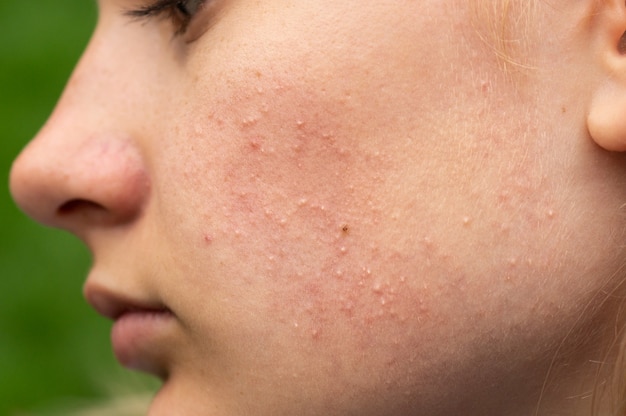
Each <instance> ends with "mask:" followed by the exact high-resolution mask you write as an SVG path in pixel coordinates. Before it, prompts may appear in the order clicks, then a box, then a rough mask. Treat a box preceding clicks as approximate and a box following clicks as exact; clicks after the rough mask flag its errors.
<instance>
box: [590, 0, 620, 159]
mask: <svg viewBox="0 0 626 416" xmlns="http://www.w3.org/2000/svg"><path fill="white" fill-rule="evenodd" d="M593 1H596V6H597V9H596V12H595V13H594V18H593V20H594V23H593V24H592V31H594V32H595V33H594V34H593V39H594V45H593V48H594V51H595V57H596V59H597V60H599V62H596V63H597V65H598V67H599V68H600V71H601V73H600V76H601V77H602V78H603V81H601V82H599V83H598V84H597V85H596V86H595V87H594V90H593V95H592V99H591V102H590V107H589V109H588V114H587V129H588V131H589V134H590V136H591V138H592V139H593V140H594V142H596V144H598V145H599V146H600V147H602V148H604V149H606V150H609V151H614V152H623V151H626V33H625V32H626V2H625V1H624V0H600V1H598V0H593Z"/></svg>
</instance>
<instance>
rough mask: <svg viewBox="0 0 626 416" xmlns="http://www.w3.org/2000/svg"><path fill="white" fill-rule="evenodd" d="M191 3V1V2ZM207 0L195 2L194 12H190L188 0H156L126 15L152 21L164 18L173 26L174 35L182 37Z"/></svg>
mask: <svg viewBox="0 0 626 416" xmlns="http://www.w3.org/2000/svg"><path fill="white" fill-rule="evenodd" d="M191 1H193V0H191ZM206 1H207V0H197V3H198V4H197V5H196V6H195V10H194V11H190V7H189V5H188V4H187V3H189V2H190V0H182V1H181V0H156V1H154V2H153V3H152V4H148V5H146V6H143V7H140V8H138V9H134V10H129V11H127V12H126V15H128V16H131V17H133V18H136V19H153V18H156V17H165V18H166V19H168V20H171V21H172V23H173V24H174V27H175V29H176V30H175V31H174V34H175V35H176V36H178V35H184V34H185V32H186V31H187V27H188V26H189V24H190V23H191V21H192V20H193V18H194V16H195V15H196V14H197V13H198V12H199V11H200V10H201V9H202V7H203V6H204V4H205V3H206Z"/></svg>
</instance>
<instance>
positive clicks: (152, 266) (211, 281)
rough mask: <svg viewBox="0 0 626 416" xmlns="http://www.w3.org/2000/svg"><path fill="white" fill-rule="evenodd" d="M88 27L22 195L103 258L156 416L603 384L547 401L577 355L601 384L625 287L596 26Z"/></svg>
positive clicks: (242, 10) (32, 151)
mask: <svg viewBox="0 0 626 416" xmlns="http://www.w3.org/2000/svg"><path fill="white" fill-rule="evenodd" d="M99 3H100V4H99V6H100V21H99V24H98V27H97V30H96V32H95V35H94V37H93V40H92V42H91V44H90V45H89V47H88V49H87V51H86V52H85V54H84V56H83V58H82V60H81V61H80V63H79V65H78V67H77V68H76V71H75V73H74V75H73V76H72V78H71V80H70V82H69V84H68V86H67V88H66V90H65V92H64V94H63V96H62V98H61V100H60V102H59V104H58V107H57V108H56V110H55V111H54V113H53V114H52V116H51V117H50V120H49V122H48V123H47V124H46V125H45V127H44V128H43V129H42V130H41V132H40V134H39V135H38V136H37V138H36V139H35V140H33V142H32V143H31V144H30V145H29V146H28V147H27V148H26V149H25V151H24V152H23V153H22V155H21V156H20V157H19V158H18V160H17V161H16V162H15V165H14V167H13V171H12V177H11V187H12V192H13V195H14V197H15V199H16V201H17V202H18V203H19V204H20V205H21V207H22V208H23V209H24V210H25V211H26V212H27V213H28V214H30V215H32V216H33V217H35V218H36V219H38V220H39V221H41V222H43V223H45V224H48V225H53V226H57V227H61V228H65V229H68V230H70V231H71V232H73V233H75V234H77V235H78V236H79V237H80V238H81V239H83V240H84V241H85V243H86V244H87V245H88V246H89V248H90V249H91V250H92V252H93V256H94V265H93V269H92V271H91V273H90V274H89V277H88V279H87V282H86V285H85V295H86V297H87V299H88V300H89V302H91V303H92V304H93V306H94V307H95V308H96V309H97V310H98V311H99V312H101V313H103V314H104V315H107V316H109V317H111V318H113V319H115V320H116V323H115V325H114V328H113V331H112V338H113V346H114V350H115V352H116V354H117V356H118V358H119V359H120V361H121V362H122V363H123V364H124V365H126V366H128V367H132V368H137V369H139V370H143V371H148V372H152V373H154V374H156V375H158V376H160V377H162V378H163V380H164V384H163V388H162V389H161V391H160V392H159V393H158V395H157V397H156V399H155V400H154V402H153V404H152V407H151V413H150V414H152V415H170V414H184V415H207V414H209V415H395V416H397V415H405V414H406V415H414V414H422V415H452V414H463V415H472V414H477V415H485V414H491V413H493V414H512V413H506V412H507V411H506V406H508V407H510V408H511V409H517V410H518V411H520V414H529V412H528V411H527V410H528V408H532V409H533V410H534V406H536V405H537V402H538V401H539V398H540V395H541V391H542V390H543V391H544V393H543V396H542V403H544V404H543V406H548V405H549V402H550V399H552V398H556V397H558V395H559V394H561V393H562V392H563V391H567V394H568V395H572V394H578V393H582V390H583V389H585V388H587V387H588V385H584V383H581V382H579V381H580V380H579V379H578V378H576V377H573V376H572V377H569V378H568V379H571V380H573V381H572V383H571V384H572V386H570V385H569V384H567V383H560V385H559V388H558V389H550V388H548V389H543V384H544V381H546V380H547V381H548V385H549V384H551V383H549V381H550V380H551V377H550V375H551V374H555V373H558V371H557V370H558V368H559V366H558V364H559V363H561V362H562V361H563V360H561V358H562V357H563V356H567V360H566V361H567V365H568V368H571V369H572V374H574V375H576V376H580V378H582V376H585V377H586V376H587V375H588V374H591V373H593V372H594V371H596V370H597V368H596V367H593V366H591V365H589V364H588V361H589V360H590V357H593V358H596V359H601V357H602V356H601V354H600V355H593V354H592V353H593V352H595V351H596V350H597V351H604V350H603V349H602V348H600V347H599V346H600V345H601V341H602V339H601V337H602V334H603V333H602V331H588V329H589V328H590V327H591V326H594V327H596V326H597V325H598V322H597V321H598V319H597V318H598V317H600V316H602V315H601V314H603V313H609V312H610V310H609V307H608V306H607V305H609V303H606V302H603V301H604V300H605V299H606V297H607V296H608V295H607V293H610V292H611V290H613V289H614V288H615V286H616V283H617V282H618V281H620V280H621V279H622V278H623V275H622V273H620V272H618V271H619V270H620V266H621V264H622V262H623V261H622V259H623V255H624V248H623V244H622V241H623V235H622V232H623V227H624V216H623V211H622V210H621V207H622V204H623V203H624V201H625V200H626V180H625V178H626V164H625V163H624V160H623V158H622V157H621V156H619V155H616V154H612V153H609V152H607V151H605V150H603V149H601V148H600V147H598V146H597V145H596V144H595V143H594V142H593V140H591V138H590V137H589V134H588V133H587V130H586V128H585V115H586V111H587V103H588V102H589V101H590V100H591V96H592V92H593V88H595V87H594V85H595V84H594V82H595V81H594V80H595V79H596V77H599V75H598V74H599V70H598V66H599V65H596V64H595V62H594V61H593V59H592V58H591V56H592V55H593V53H592V51H591V50H590V49H589V48H587V49H584V48H581V47H580V46H581V44H582V43H583V42H584V40H585V39H586V36H588V35H589V34H588V33H587V32H586V31H587V30H589V29H588V27H587V26H584V25H578V26H576V22H581V21H583V20H584V19H585V18H587V17H588V16H589V13H591V9H590V8H589V7H588V6H589V4H587V3H592V2H591V1H589V2H586V1H583V2H578V3H576V4H570V3H569V2H568V7H567V9H566V10H564V9H565V8H564V7H554V5H546V4H544V3H538V5H537V6H536V7H537V10H534V11H524V10H522V9H523V8H524V6H520V7H519V10H517V9H516V8H514V10H511V14H512V15H513V14H516V15H515V16H509V17H508V18H507V17H506V16H503V15H501V13H500V12H501V11H500V10H497V9H498V8H497V7H495V6H494V7H491V6H490V7H489V8H488V9H489V10H491V8H494V10H493V12H491V11H488V12H484V14H477V13H476V12H475V11H476V9H477V7H476V6H475V5H474V6H472V5H470V4H468V2H466V1H461V0H452V1H448V2H441V1H440V0H423V1H410V0H401V1H399V0H382V1H376V2H368V1H362V0H345V1H336V0H332V1H331V0H317V1H293V0H263V1H244V0H207V1H204V2H202V1H191V0H190V1H183V2H171V3H172V4H173V5H172V6H171V7H170V9H169V10H163V11H162V13H161V14H160V15H158V16H157V11H158V10H157V9H158V7H160V6H158V5H157V6H155V7H152V8H150V7H149V6H150V4H149V2H148V1H140V0H128V1H122V0H101V1H100V2H99ZM165 3H167V2H165V1H161V2H159V3H158V4H159V5H164V4H165ZM177 3H178V6H177V5H176V4H177ZM552 3H554V2H552ZM557 3H559V4H560V2H557ZM563 3H564V2H563ZM490 4H491V3H490ZM479 6H480V5H479ZM196 8H197V9H198V10H197V13H196ZM478 9H480V7H478ZM129 10H139V11H136V13H135V15H142V14H143V15H147V16H144V17H137V16H135V17H131V16H130V15H129V13H128V11H129ZM503 10H504V8H503ZM186 13H189V14H192V15H193V17H192V18H191V19H190V21H187V20H188V18H187V17H186V15H185V14H186ZM524 13H528V14H530V13H533V15H532V16H527V15H526V14H524ZM523 16H525V17H528V20H529V22H527V23H520V20H525V18H522V17H523ZM503 22H504V23H505V24H503ZM522 25H523V26H524V36H523V39H524V43H520V42H518V41H515V42H511V41H510V39H512V38H511V37H513V36H518V34H515V33H513V32H514V31H515V30H517V29H520V30H521V28H520V27H519V26H522ZM501 27H503V28H505V30H503V33H500V34H499V35H501V36H504V37H505V38H504V39H501V41H499V40H498V39H497V36H498V33H496V32H495V31H499V30H500V29H499V28H501ZM494 28H496V29H494ZM507 36H508V37H509V38H507ZM515 39H518V38H517V37H516V38H515ZM501 46H502V48H501ZM499 52H505V53H506V54H508V55H510V56H509V58H510V59H511V60H517V59H519V60H520V64H515V63H510V62H507V61H506V59H507V58H503V57H502V56H500V57H499ZM596 84H597V83H596ZM613 324H614V322H612V323H611V325H613ZM589 333H591V334H592V335H591V336H590V335H589ZM581 334H583V335H585V336H584V337H583V336H581ZM602 345H603V344H602ZM581 351H585V352H586V353H589V355H583V354H582V353H581ZM585 363H587V364H585ZM587 366H589V367H588V368H587ZM550 369H553V370H552V372H550V371H551V370H550ZM561 374H562V373H561ZM577 389H580V391H578V390H577ZM573 402H575V403H578V404H580V403H579V401H577V400H574V401H573ZM542 408H543V407H542Z"/></svg>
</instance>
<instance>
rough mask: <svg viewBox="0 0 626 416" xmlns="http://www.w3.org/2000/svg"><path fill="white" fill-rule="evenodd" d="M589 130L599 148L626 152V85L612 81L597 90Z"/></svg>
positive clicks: (591, 107)
mask: <svg viewBox="0 0 626 416" xmlns="http://www.w3.org/2000/svg"><path fill="white" fill-rule="evenodd" d="M624 59H625V60H626V57H625V58H624ZM624 78H625V79H626V72H624ZM587 129H588V131H589V134H590V136H591V138H592V139H593V141H595V142H596V144H598V146H600V147H602V148H604V149H606V150H609V151H612V152H624V151H626V83H624V82H622V81H618V80H616V79H610V80H607V81H606V82H605V83H604V84H603V85H599V86H598V87H597V88H596V91H595V92H594V97H593V99H592V101H591V106H590V109H589V113H588V115H587Z"/></svg>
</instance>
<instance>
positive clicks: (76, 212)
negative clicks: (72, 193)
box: [56, 199, 117, 234]
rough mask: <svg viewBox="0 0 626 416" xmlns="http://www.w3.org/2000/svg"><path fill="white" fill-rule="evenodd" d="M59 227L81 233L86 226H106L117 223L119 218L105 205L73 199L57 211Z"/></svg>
mask: <svg viewBox="0 0 626 416" xmlns="http://www.w3.org/2000/svg"><path fill="white" fill-rule="evenodd" d="M56 214H57V215H56V216H57V219H58V221H60V222H57V225H61V224H63V225H62V227H63V228H67V229H68V230H72V231H73V232H75V233H77V234H78V233H79V231H78V230H79V228H80V227H82V226H84V225H85V224H92V225H96V224H100V225H106V224H111V223H114V222H116V220H117V218H115V216H112V215H111V213H110V211H109V210H108V209H107V208H106V207H105V206H103V205H100V204H98V203H96V202H93V201H90V200H87V199H72V200H70V201H67V202H66V203H64V204H63V205H61V206H60V207H59V208H58V209H57V213H56ZM76 227H78V228H76Z"/></svg>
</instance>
